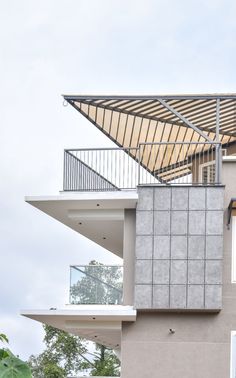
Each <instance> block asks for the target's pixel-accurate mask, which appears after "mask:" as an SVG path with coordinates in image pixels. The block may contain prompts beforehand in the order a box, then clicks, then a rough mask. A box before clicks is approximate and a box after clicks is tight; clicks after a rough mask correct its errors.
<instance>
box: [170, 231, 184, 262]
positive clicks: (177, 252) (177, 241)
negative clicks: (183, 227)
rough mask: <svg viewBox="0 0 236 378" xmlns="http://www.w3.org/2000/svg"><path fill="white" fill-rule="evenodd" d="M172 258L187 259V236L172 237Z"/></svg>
mask: <svg viewBox="0 0 236 378" xmlns="http://www.w3.org/2000/svg"><path fill="white" fill-rule="evenodd" d="M171 258H172V259H186V258H187V236H184V235H175V236H172V237H171Z"/></svg>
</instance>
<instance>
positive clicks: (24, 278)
mask: <svg viewBox="0 0 236 378" xmlns="http://www.w3.org/2000/svg"><path fill="white" fill-rule="evenodd" d="M235 15H236V1H235V0H232V1H231V0H204V1H203V0H198V1H191V0H179V1H176V0H169V1H168V0H165V1H164V0H163V1H160V0H145V1H144V0H142V1H140V0H120V1H115V0H99V1H98V0H41V1H33V0H28V1H26V0H21V1H19V0H8V1H3V0H1V1H0V28H1V32H0V88H1V91H0V253H1V260H0V262H1V265H0V333H1V332H5V333H6V334H7V335H8V336H9V338H10V341H11V343H10V346H11V348H12V349H13V351H14V352H15V353H17V354H19V355H20V357H22V358H25V359H26V358H28V356H29V355H30V354H37V353H39V352H40V351H41V350H42V347H43V344H42V335H43V333H42V327H41V325H40V324H39V323H37V322H34V321H32V320H29V319H26V318H23V317H21V316H20V315H19V313H20V309H22V308H24V309H27V308H29V309H44V308H50V307H57V308H59V307H60V306H63V305H64V303H67V302H68V290H69V265H70V264H75V263H78V264H86V263H88V262H89V261H90V260H91V259H96V260H99V261H101V262H104V263H120V260H119V259H118V258H115V257H114V256H113V255H112V254H111V253H109V252H107V251H105V250H103V249H102V248H100V247H98V246H96V245H95V244H94V243H92V242H90V241H89V240H87V239H85V238H84V237H83V236H80V235H79V234H76V233H75V232H74V231H72V230H70V229H68V228H66V227H65V226H64V225H62V224H60V223H58V222H57V221H56V220H54V219H52V218H49V217H48V216H46V215H45V214H43V213H41V212H40V211H38V210H36V209H35V208H33V207H31V206H30V205H28V204H26V203H25V202H24V196H25V195H47V194H57V193H58V192H59V190H61V189H62V172H63V160H62V159H63V149H64V148H79V147H95V146H97V147H103V146H107V145H108V144H111V142H109V141H107V140H106V137H105V136H103V135H102V134H101V133H100V132H99V131H98V130H97V129H96V128H95V127H94V126H93V125H92V124H90V123H89V122H88V121H86V120H85V119H84V118H83V117H82V116H81V115H80V114H79V113H78V112H76V111H75V110H74V109H73V108H72V107H70V106H68V107H63V106H62V98H61V94H62V93H64V94H84V93H86V94H160V93H161V94H166V93H195V92H198V93H206V92H209V93H210V92H236V71H235V67H236V21H235Z"/></svg>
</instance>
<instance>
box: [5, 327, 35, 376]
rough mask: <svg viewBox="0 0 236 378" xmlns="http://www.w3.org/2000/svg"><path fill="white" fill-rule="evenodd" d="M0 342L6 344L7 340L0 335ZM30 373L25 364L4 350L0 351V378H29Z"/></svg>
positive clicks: (7, 350)
mask: <svg viewBox="0 0 236 378" xmlns="http://www.w3.org/2000/svg"><path fill="white" fill-rule="evenodd" d="M0 341H1V342H6V343H8V338H7V336H6V335H4V334H3V333H1V334H0ZM31 377H32V375H31V371H30V368H29V366H28V365H27V363H26V362H24V361H21V360H20V359H19V358H18V357H16V356H14V354H13V353H12V352H11V351H10V350H9V349H5V348H1V349H0V378H31Z"/></svg>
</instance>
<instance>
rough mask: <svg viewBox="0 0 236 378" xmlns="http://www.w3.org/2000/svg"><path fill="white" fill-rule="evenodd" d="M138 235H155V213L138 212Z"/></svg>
mask: <svg viewBox="0 0 236 378" xmlns="http://www.w3.org/2000/svg"><path fill="white" fill-rule="evenodd" d="M136 234H137V235H152V234H153V212H152V211H137V212H136Z"/></svg>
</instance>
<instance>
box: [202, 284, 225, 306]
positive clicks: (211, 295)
mask: <svg viewBox="0 0 236 378" xmlns="http://www.w3.org/2000/svg"><path fill="white" fill-rule="evenodd" d="M221 306H222V287H221V285H206V286H205V308H206V309H220V308H221Z"/></svg>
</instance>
